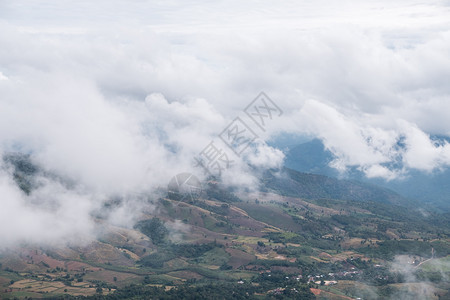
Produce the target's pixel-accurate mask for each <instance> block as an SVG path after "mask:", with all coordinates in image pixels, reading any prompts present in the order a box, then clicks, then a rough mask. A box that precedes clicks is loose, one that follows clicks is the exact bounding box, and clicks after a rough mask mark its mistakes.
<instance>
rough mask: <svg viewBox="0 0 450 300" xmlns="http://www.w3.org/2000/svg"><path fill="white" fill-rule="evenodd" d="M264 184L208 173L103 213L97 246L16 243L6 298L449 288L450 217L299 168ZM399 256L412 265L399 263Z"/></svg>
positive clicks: (4, 263) (429, 293) (328, 294)
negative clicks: (133, 214) (177, 189)
mask: <svg viewBox="0 0 450 300" xmlns="http://www.w3.org/2000/svg"><path fill="white" fill-rule="evenodd" d="M16 161H17V162H20V163H14V162H16ZM10 162H11V163H13V165H14V166H15V168H17V169H16V171H15V172H16V173H17V175H20V178H21V179H22V180H18V181H16V182H17V184H18V185H19V186H20V184H21V183H22V182H23V180H25V179H26V180H27V182H31V183H32V182H33V174H35V173H36V172H39V171H36V170H34V168H32V166H34V165H33V164H32V163H31V162H30V160H29V158H27V157H21V159H10ZM36 168H37V167H36ZM27 170H28V171H27ZM20 172H22V173H20ZM41 174H44V175H45V172H44V173H41ZM260 185H261V188H262V190H261V191H259V192H256V193H253V192H248V191H234V190H233V189H231V188H229V187H227V186H224V185H223V184H221V183H220V182H217V181H209V182H204V183H203V191H202V193H200V194H198V197H196V198H193V197H172V196H170V197H169V194H168V195H167V196H166V197H158V196H155V195H152V194H149V195H144V196H145V197H144V199H145V201H144V202H143V203H142V209H141V212H142V214H141V215H140V216H138V217H139V218H138V220H137V222H136V223H135V224H134V226H130V227H120V226H114V225H111V224H109V222H108V221H107V220H106V219H105V218H104V217H102V216H103V215H102V214H94V215H93V216H92V217H93V218H95V221H96V224H98V230H97V231H98V234H97V238H96V239H94V240H92V241H90V242H89V243H87V244H80V245H75V244H68V245H60V246H45V245H32V244H22V245H18V246H16V247H14V248H10V249H7V250H6V251H3V252H1V253H0V299H14V298H15V297H17V298H25V297H28V298H33V299H35V298H42V299H142V298H145V297H147V298H152V299H314V298H316V299H349V298H358V297H360V298H363V299H396V298H400V299H438V297H440V298H441V299H445V297H448V296H450V295H449V292H448V291H449V290H450V284H449V282H448V280H446V278H448V276H450V269H449V268H448V262H449V255H450V238H449V236H450V214H439V213H436V212H426V211H423V210H418V209H416V207H408V206H405V205H403V204H404V203H403V202H402V201H404V199H403V198H402V197H400V196H398V195H397V194H395V193H393V192H391V191H388V190H385V189H380V188H378V187H374V186H372V185H367V184H363V183H358V182H352V181H345V180H338V179H335V178H330V177H326V176H320V175H312V174H305V173H300V172H297V171H294V170H291V169H282V170H265V171H264V172H263V173H262V175H261V182H260ZM32 186H33V185H31V188H30V189H29V191H28V192H29V193H33V188H32ZM24 192H26V190H24ZM177 199H183V201H180V200H177ZM122 201H125V199H123V198H117V199H112V200H111V202H107V203H105V204H104V207H103V210H105V211H106V210H109V209H113V207H114V205H117V206H120V203H121V202H122ZM397 262H401V263H400V264H399V265H401V266H402V267H404V268H403V269H401V270H397V269H394V267H393V266H396V264H397ZM424 293H425V294H424Z"/></svg>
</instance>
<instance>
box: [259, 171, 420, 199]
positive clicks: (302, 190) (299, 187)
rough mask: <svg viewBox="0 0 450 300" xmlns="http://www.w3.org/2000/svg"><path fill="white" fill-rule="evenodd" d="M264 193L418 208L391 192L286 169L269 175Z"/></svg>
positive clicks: (266, 173)
mask: <svg viewBox="0 0 450 300" xmlns="http://www.w3.org/2000/svg"><path fill="white" fill-rule="evenodd" d="M261 190H263V191H266V190H272V191H275V192H276V193H278V194H280V195H286V196H293V197H299V198H305V199H320V198H325V199H338V200H352V201H361V202H380V203H390V204H395V205H403V206H413V205H416V204H417V203H415V201H411V200H410V199H407V198H405V197H402V196H400V195H399V194H397V193H395V192H393V191H391V190H389V189H386V188H382V187H378V186H376V185H373V184H368V183H363V182H358V181H355V180H340V179H336V178H332V177H328V176H323V175H317V174H308V173H302V172H297V171H295V170H292V169H288V168H283V169H282V170H281V171H277V172H274V171H267V172H265V173H264V176H263V178H262V185H261Z"/></svg>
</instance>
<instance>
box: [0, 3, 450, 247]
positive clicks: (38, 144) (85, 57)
mask: <svg viewBox="0 0 450 300" xmlns="http://www.w3.org/2000/svg"><path fill="white" fill-rule="evenodd" d="M0 46H1V47H0V153H1V154H4V153H9V152H22V153H27V154H30V155H31V158H32V160H33V161H34V162H35V163H36V164H37V165H39V166H40V167H41V168H42V169H45V170H47V171H48V172H50V173H52V174H57V175H58V176H61V177H63V178H69V179H70V180H72V181H73V182H76V185H75V187H73V186H72V187H71V188H68V187H67V186H65V185H63V184H61V183H60V182H56V181H55V180H51V179H48V178H46V177H45V176H42V178H39V185H38V186H39V187H38V188H37V190H36V191H35V192H34V193H33V195H32V196H31V197H28V196H25V195H24V194H23V193H21V192H20V191H19V190H18V188H17V186H16V185H15V184H14V182H13V179H12V171H11V168H10V167H8V166H7V165H6V164H4V163H2V164H4V165H3V166H1V168H0V169H1V171H0V247H1V246H2V243H3V245H9V244H13V243H17V242H23V241H28V242H38V241H45V242H54V241H56V240H61V239H63V240H66V239H68V240H74V241H75V240H79V237H80V236H82V237H89V236H91V235H92V234H94V231H95V230H94V229H93V228H95V226H96V224H95V223H94V222H93V221H92V218H91V216H92V214H93V212H95V211H97V210H98V209H99V207H101V204H102V203H103V202H104V201H106V200H107V199H109V198H110V197H112V196H116V195H121V196H123V197H125V198H126V199H128V198H130V196H129V195H130V194H133V193H138V194H139V193H147V192H149V191H153V190H154V189H155V188H157V187H160V186H166V185H167V184H168V182H169V181H170V179H171V178H172V177H173V176H175V175H176V174H179V173H182V172H194V170H197V169H193V166H192V165H193V164H192V161H193V158H194V157H196V156H198V155H199V154H200V153H202V151H204V150H205V149H206V148H205V147H207V146H208V145H209V144H210V142H211V141H213V142H214V143H216V145H218V146H220V147H221V149H222V150H223V152H225V153H226V154H227V156H228V158H230V160H233V167H230V168H227V169H226V170H225V172H224V173H223V174H222V175H223V180H224V181H225V182H227V183H229V184H232V185H236V186H241V187H254V186H256V185H257V174H254V173H253V170H254V168H250V167H249V164H251V165H252V166H256V167H261V168H267V167H271V168H272V167H279V166H281V165H282V163H283V157H284V153H283V149H276V148H273V147H270V146H268V145H267V144H266V143H265V141H268V140H270V139H271V138H273V137H276V136H278V135H280V134H296V135H301V136H308V137H317V138H319V139H321V140H322V141H323V143H324V145H325V146H326V147H327V149H329V150H330V151H332V152H333V153H334V154H335V156H336V159H335V160H334V161H333V162H332V163H331V165H332V166H333V167H335V168H336V169H338V170H340V171H342V172H345V170H346V169H348V168H349V167H357V168H359V169H360V170H361V171H362V172H363V173H364V174H365V175H366V176H367V177H370V178H383V179H385V180H400V179H401V178H402V177H404V176H407V174H408V172H410V171H411V170H419V171H422V172H424V173H433V172H439V171H440V170H443V169H446V168H448V167H449V165H450V145H449V144H448V142H446V141H445V139H436V138H435V137H436V136H440V137H450V118H448V112H449V111H450V85H449V84H448V82H449V78H450V55H449V54H450V1H403V0H400V1H395V2H393V1H383V0H374V1H364V2H363V1H331V0H330V1H277V2H273V1H256V0H255V1H234V0H230V1H193V0H191V1H189V0H187V1H143V0H136V1H103V0H100V1H69V0H66V1H65V0H62V1H33V0H29V1H21V0H15V1H12V0H0ZM262 91H264V92H265V93H266V95H267V96H268V97H269V98H270V99H271V100H272V101H273V103H275V104H276V105H277V106H278V107H279V108H280V110H281V111H282V114H281V115H278V114H277V115H274V116H273V119H271V120H270V122H268V124H267V127H266V128H265V129H264V130H261V128H259V127H258V126H256V125H255V124H254V123H252V121H251V120H250V119H248V118H247V117H248V116H247V115H246V114H245V112H244V109H245V108H246V107H247V106H248V105H249V104H250V103H252V101H253V100H254V99H255V97H256V96H258V95H259V93H260V92H262ZM237 117H239V118H240V120H242V121H244V122H246V124H247V125H248V126H249V127H250V129H251V130H252V131H253V133H254V134H255V135H256V136H257V138H256V139H255V140H254V141H253V143H252V144H251V146H250V147H249V148H247V149H246V151H244V152H242V153H240V155H236V154H235V153H233V152H232V151H231V150H230V149H229V148H227V146H226V145H225V144H224V143H223V141H222V140H221V139H220V134H221V133H222V132H223V130H224V129H225V128H228V127H227V126H229V125H230V124H233V123H232V122H233V120H235V118H237ZM198 176H201V175H198ZM133 199H134V198H133V197H131V198H130V200H129V201H128V200H127V201H125V202H124V203H128V204H127V205H128V206H124V207H122V208H121V210H120V211H117V212H114V213H113V214H112V216H111V217H110V219H111V222H113V223H117V224H122V225H123V224H125V225H128V226H130V224H132V223H133V222H134V221H135V218H136V211H139V205H136V204H135V201H134V200H133ZM124 205H125V204H124ZM72 212H76V213H75V214H74V213H72ZM50 216H51V217H50ZM75 216H76V217H75ZM30 224H35V226H33V227H32V228H30ZM8 228H16V230H15V231H10V230H9V229H8ZM42 232H45V234H44V233H42Z"/></svg>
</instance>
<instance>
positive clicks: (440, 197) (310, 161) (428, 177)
mask: <svg viewBox="0 0 450 300" xmlns="http://www.w3.org/2000/svg"><path fill="white" fill-rule="evenodd" d="M438 138H439V137H433V139H438ZM284 149H285V150H284V151H285V154H286V160H285V166H286V167H288V168H290V169H293V170H296V171H299V172H305V173H312V174H319V175H326V176H331V177H340V178H342V177H344V178H345V179H349V180H358V181H363V182H367V183H371V184H375V185H378V186H382V187H385V188H388V189H391V190H393V191H395V192H397V193H399V194H400V195H402V196H404V197H407V198H411V199H415V200H418V201H420V202H421V203H424V204H425V205H427V206H428V207H429V208H434V209H438V210H443V211H450V169H446V170H444V171H439V172H435V173H433V174H425V173H423V172H419V171H411V172H410V173H409V175H408V178H406V179H398V180H391V181H386V180H384V179H380V178H376V179H369V178H366V177H365V176H364V174H363V173H362V172H360V171H358V170H357V169H356V168H355V169H350V170H349V171H348V172H347V173H346V174H339V172H337V171H336V170H335V169H333V168H331V167H330V166H329V163H330V162H331V161H332V160H333V159H334V155H333V153H331V152H330V151H328V150H326V149H325V147H324V145H323V143H322V142H321V141H320V140H318V139H313V140H310V141H308V142H305V143H301V144H299V145H295V146H290V147H285V148H284Z"/></svg>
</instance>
